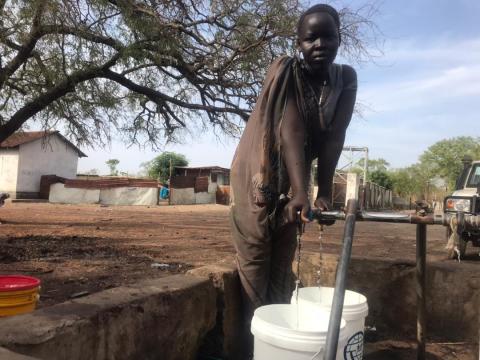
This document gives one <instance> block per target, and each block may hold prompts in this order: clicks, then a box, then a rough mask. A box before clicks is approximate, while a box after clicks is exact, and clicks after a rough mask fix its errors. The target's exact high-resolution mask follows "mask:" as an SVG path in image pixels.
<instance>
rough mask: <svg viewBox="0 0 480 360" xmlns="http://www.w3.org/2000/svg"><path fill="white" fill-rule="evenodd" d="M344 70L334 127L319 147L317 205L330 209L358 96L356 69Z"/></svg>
mask: <svg viewBox="0 0 480 360" xmlns="http://www.w3.org/2000/svg"><path fill="white" fill-rule="evenodd" d="M342 71H343V81H344V84H345V86H344V89H343V91H342V94H341V95H340V97H339V99H338V103H337V109H336V111H335V116H334V118H333V121H332V129H331V130H330V132H329V134H328V135H327V136H326V137H325V140H324V141H322V142H321V144H320V147H319V149H318V177H317V180H318V194H317V199H316V200H315V206H316V207H318V208H319V209H321V210H328V208H329V207H330V199H331V198H332V179H333V174H334V172H335V168H336V166H337V163H338V159H339V157H340V154H341V153H342V149H343V144H344V142H345V133H346V131H347V127H348V124H350V120H351V119H352V114H353V107H354V105H355V99H356V96H357V74H356V72H355V70H354V69H353V68H352V67H350V66H347V65H343V70H342Z"/></svg>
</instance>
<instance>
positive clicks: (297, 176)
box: [231, 4, 357, 319]
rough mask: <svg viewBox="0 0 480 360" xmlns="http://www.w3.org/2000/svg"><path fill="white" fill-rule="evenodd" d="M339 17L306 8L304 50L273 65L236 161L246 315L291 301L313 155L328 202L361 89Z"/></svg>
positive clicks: (321, 200)
mask: <svg viewBox="0 0 480 360" xmlns="http://www.w3.org/2000/svg"><path fill="white" fill-rule="evenodd" d="M340 41H341V38H340V19H339V16H338V13H337V11H336V10H335V9H334V8H332V7H331V6H329V5H325V4H319V5H315V6H313V7H311V8H310V9H308V10H307V11H306V12H305V13H303V14H302V16H301V17H300V19H299V21H298V26H297V50H298V56H295V57H294V58H291V57H288V56H283V57H280V58H278V59H277V60H275V61H274V62H273V64H272V65H271V66H270V69H269V70H268V73H267V77H266V79H265V81H264V85H263V89H262V92H261V93H260V96H259V98H258V100H257V103H256V105H255V108H254V110H253V112H252V115H251V116H250V119H249V121H248V123H247V126H246V128H245V131H244V133H243V135H242V138H241V140H240V143H239V145H238V148H237V151H236V153H235V157H234V159H233V162H232V166H231V189H232V193H231V198H232V205H231V224H232V232H233V239H234V244H235V248H236V251H237V265H238V270H239V274H240V280H241V284H242V291H243V295H244V306H245V310H246V317H247V319H251V317H252V313H253V310H254V309H255V308H256V307H258V306H261V305H265V304H270V303H288V302H289V300H290V297H291V294H292V290H293V284H294V278H293V273H292V270H291V268H292V261H293V257H294V254H295V245H296V236H295V235H296V224H295V222H296V221H297V219H296V218H297V212H298V211H300V213H301V220H302V221H304V222H307V221H308V220H307V213H308V211H309V210H310V205H309V199H308V196H307V190H308V185H309V175H310V168H311V163H312V160H313V159H315V158H317V159H318V179H317V180H318V187H319V191H318V196H317V198H316V200H315V203H314V204H315V206H316V207H318V208H320V209H321V210H325V209H328V208H329V199H330V198H331V184H332V178H333V174H334V171H335V167H336V165H337V162H338V158H339V156H340V153H341V151H342V148H343V143H344V140H345V132H346V129H347V127H348V124H349V123H350V119H351V117H352V112H353V107H354V104H355V97H356V92H357V78H356V73H355V70H354V69H353V68H351V67H350V66H347V65H338V64H335V63H333V61H334V59H335V57H336V55H337V50H338V47H339V45H340Z"/></svg>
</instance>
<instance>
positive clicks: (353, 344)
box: [291, 287, 368, 360]
mask: <svg viewBox="0 0 480 360" xmlns="http://www.w3.org/2000/svg"><path fill="white" fill-rule="evenodd" d="M333 292H334V288H331V287H306V288H301V289H299V292H298V306H299V308H300V309H305V310H304V311H318V309H323V310H325V311H327V312H330V310H331V307H332V301H333ZM296 298H297V297H296V293H295V292H294V293H293V296H292V301H291V302H292V304H295V303H296ZM302 311H303V310H302ZM367 315H368V305H367V298H366V297H365V296H363V295H362V294H359V293H357V292H354V291H350V290H347V291H346V292H345V299H344V302H343V313H342V318H343V319H345V321H346V323H347V325H346V328H345V336H346V339H347V340H346V342H345V347H344V348H343V349H342V351H341V353H342V358H341V359H342V360H361V359H362V358H363V338H364V329H365V318H366V317H367Z"/></svg>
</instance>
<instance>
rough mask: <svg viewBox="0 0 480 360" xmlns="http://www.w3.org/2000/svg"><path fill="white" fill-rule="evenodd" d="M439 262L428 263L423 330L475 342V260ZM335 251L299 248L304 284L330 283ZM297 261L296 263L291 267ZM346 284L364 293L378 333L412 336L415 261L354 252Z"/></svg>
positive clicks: (478, 279)
mask: <svg viewBox="0 0 480 360" xmlns="http://www.w3.org/2000/svg"><path fill="white" fill-rule="evenodd" d="M448 265H451V263H450V264H445V263H441V262H436V263H428V264H427V289H426V294H427V298H426V299H427V330H426V333H427V336H428V337H433V338H436V339H439V340H440V341H446V342H454V341H460V342H461V341H468V342H473V343H478V328H479V312H480V311H479V309H480V273H479V272H478V266H477V265H478V264H475V263H470V264H467V263H460V264H458V266H457V267H455V268H454V269H452V267H451V266H448ZM336 267H337V257H336V256H333V255H329V254H324V255H323V256H322V259H320V256H319V255H318V254H313V253H306V252H304V253H303V254H302V262H301V270H300V277H301V281H302V284H303V285H304V286H316V285H317V284H318V272H319V271H320V274H321V277H320V283H321V284H322V285H324V286H333V284H334V282H335V273H336ZM295 268H296V266H294V269H295ZM347 288H348V289H351V290H354V291H357V292H360V293H362V294H364V295H365V296H366V297H367V299H368V306H369V314H368V317H367V320H366V324H367V325H369V326H375V327H376V329H377V332H378V335H380V336H381V337H392V338H395V337H398V338H405V337H410V338H415V335H416V309H417V307H416V291H415V288H416V282H415V263H413V262H398V261H389V260H372V259H365V258H356V257H353V258H352V260H351V262H350V267H349V272H348V280H347Z"/></svg>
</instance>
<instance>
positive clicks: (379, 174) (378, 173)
mask: <svg viewBox="0 0 480 360" xmlns="http://www.w3.org/2000/svg"><path fill="white" fill-rule="evenodd" d="M368 178H369V181H371V182H373V183H375V184H377V185H380V186H383V187H384V188H385V189H388V190H392V188H393V181H392V178H391V176H390V174H389V172H387V171H386V170H374V171H372V172H369V173H368Z"/></svg>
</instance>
